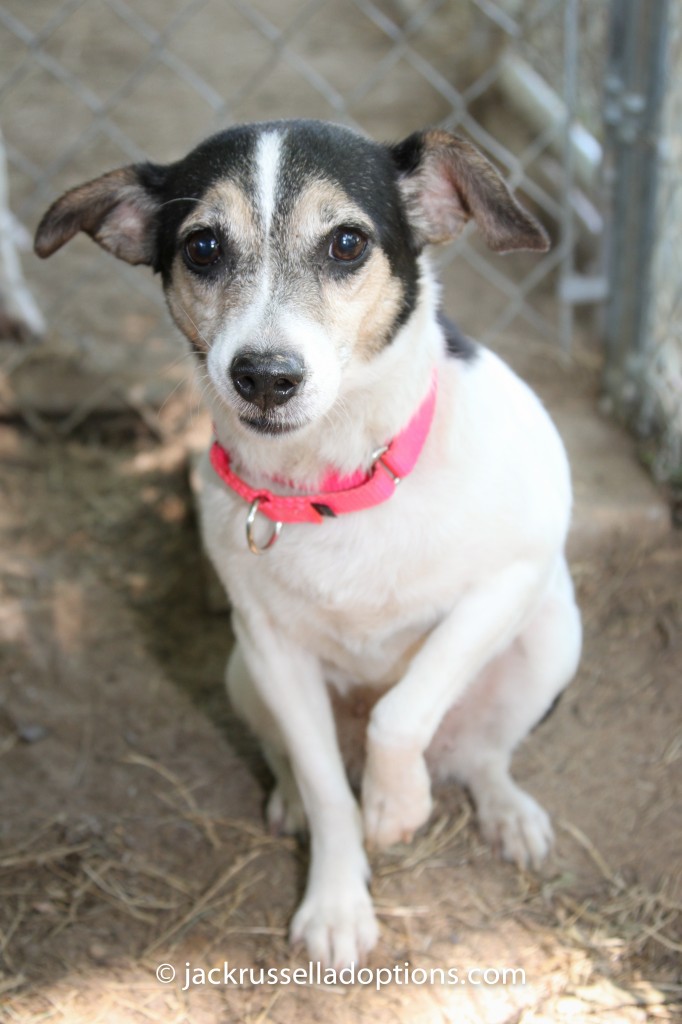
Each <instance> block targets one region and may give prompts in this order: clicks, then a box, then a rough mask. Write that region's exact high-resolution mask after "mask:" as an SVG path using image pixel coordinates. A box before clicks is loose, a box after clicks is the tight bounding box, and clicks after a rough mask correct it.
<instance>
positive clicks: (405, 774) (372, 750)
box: [362, 742, 433, 849]
mask: <svg viewBox="0 0 682 1024" xmlns="http://www.w3.org/2000/svg"><path fill="white" fill-rule="evenodd" d="M432 808H433V801H432V799H431V778H430V776H429V771H428V768H427V767H426V762H425V760H424V758H423V756H422V755H421V754H414V753H413V752H411V753H410V754H409V756H408V755H406V754H404V753H403V752H402V751H399V750H398V748H390V747H381V746H379V745H378V744H376V743H372V742H370V743H369V744H368V753H367V764H366V766H365V774H364V777H363V780H362V817H363V824H364V833H365V842H366V843H367V846H368V847H372V848H375V849H383V848H384V847H387V846H392V845H393V843H399V842H403V843H408V842H409V841H410V840H411V839H412V836H413V835H414V833H415V832H416V831H417V829H418V828H420V827H421V826H422V825H423V824H424V822H426V821H428V819H429V817H430V816H431V811H432Z"/></svg>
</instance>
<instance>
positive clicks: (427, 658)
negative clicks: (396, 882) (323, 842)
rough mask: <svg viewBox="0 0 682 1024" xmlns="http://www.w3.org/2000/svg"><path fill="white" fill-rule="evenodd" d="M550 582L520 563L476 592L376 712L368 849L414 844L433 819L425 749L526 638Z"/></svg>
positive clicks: (370, 741)
mask: <svg viewBox="0 0 682 1024" xmlns="http://www.w3.org/2000/svg"><path fill="white" fill-rule="evenodd" d="M546 577H547V571H546V567H543V568H542V569H541V568H540V567H539V566H538V565H536V564H531V563H528V562H518V563H515V564H513V565H511V566H509V567H508V568H507V569H506V570H504V571H503V572H501V573H500V574H499V575H497V576H495V577H494V578H493V579H490V580H487V581H486V582H484V583H481V584H479V585H477V586H474V587H472V588H471V589H470V590H469V591H468V592H467V593H466V594H465V595H464V596H463V597H462V598H461V599H460V600H459V601H458V602H457V604H456V605H455V607H454V608H453V609H452V611H451V612H450V613H449V614H448V615H447V616H446V618H445V619H443V621H442V622H440V623H439V625H438V626H437V627H436V628H435V629H434V630H433V632H432V633H431V634H430V635H429V637H428V639H427V640H426V642H425V643H424V645H423V646H422V648H421V649H420V650H419V651H418V653H417V654H416V655H415V657H414V658H413V659H412V662H411V663H410V666H409V668H408V670H407V672H406V674H405V676H404V677H403V678H402V679H401V681H400V682H399V683H397V684H396V686H394V687H393V688H392V689H391V690H389V691H388V693H387V694H385V696H384V697H382V699H381V700H380V701H379V702H378V703H377V704H376V706H375V707H374V709H373V711H372V715H371V718H370V722H369V726H368V730H367V760H366V765H365V773H364V777H363V782H362V809H363V817H364V825H365V839H366V841H367V843H368V845H371V846H377V847H384V846H389V845H391V844H392V843H395V842H398V841H400V840H403V841H407V840H409V839H410V838H411V836H412V834H413V833H414V832H415V830H416V829H417V828H419V826H420V825H423V824H424V822H425V821H426V820H427V819H428V817H429V815H430V813H431V807H432V803H431V784H430V778H429V773H428V770H427V767H426V763H425V760H424V752H425V751H426V749H427V747H428V746H429V743H430V742H431V740H432V738H433V736H434V734H435V732H436V730H437V728H438V726H439V724H440V722H441V720H442V718H443V716H444V715H445V713H446V712H447V711H448V709H449V708H450V707H452V705H453V704H454V703H455V702H456V701H457V700H458V699H459V698H460V697H461V696H462V694H463V693H464V692H465V690H466V688H467V686H468V685H469V684H470V683H471V682H473V680H474V679H475V678H476V676H477V675H478V673H479V672H480V671H481V670H482V669H483V668H484V666H485V665H486V664H487V663H488V662H489V661H490V660H491V659H492V658H493V657H494V656H495V655H496V654H497V653H499V652H500V651H502V650H504V649H505V648H506V647H507V646H508V645H509V644H510V643H511V642H512V640H513V639H514V638H515V637H516V636H517V635H518V633H519V631H520V629H521V627H522V625H523V622H524V620H525V619H526V617H527V616H528V614H529V611H530V610H531V609H532V608H533V606H534V604H535V602H536V601H537V599H538V597H539V595H540V594H541V593H542V589H543V586H544V582H545V579H546Z"/></svg>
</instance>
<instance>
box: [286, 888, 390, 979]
mask: <svg viewBox="0 0 682 1024" xmlns="http://www.w3.org/2000/svg"><path fill="white" fill-rule="evenodd" d="M289 937H290V941H291V942H292V944H294V945H297V944H299V943H303V944H304V945H305V946H306V948H307V950H308V954H309V956H310V958H311V960H318V961H319V962H320V963H321V964H322V965H323V967H333V968H334V969H335V970H337V971H338V970H341V968H343V967H349V966H350V964H353V963H354V964H362V963H364V961H365V959H366V957H367V954H368V953H369V952H370V951H371V950H372V949H373V948H374V946H375V945H376V943H377V940H378V938H379V926H378V924H377V919H376V916H375V914H374V908H373V906H372V899H371V897H370V894H369V892H368V890H367V886H366V885H365V883H364V881H362V880H361V879H356V880H347V881H346V883H345V884H344V883H341V882H339V880H336V881H335V882H334V883H333V884H331V885H329V886H315V887H309V891H308V892H307V893H306V895H305V897H304V899H303V902H302V903H301V905H300V907H299V908H298V910H297V911H296V914H295V915H294V919H293V921H292V923H291V930H290V933H289Z"/></svg>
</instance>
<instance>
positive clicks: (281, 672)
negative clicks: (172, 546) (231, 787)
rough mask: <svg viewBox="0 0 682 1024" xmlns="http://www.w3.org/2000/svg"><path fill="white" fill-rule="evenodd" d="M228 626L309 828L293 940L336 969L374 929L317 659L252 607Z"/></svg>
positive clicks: (358, 952)
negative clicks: (273, 727) (275, 732)
mask: <svg viewBox="0 0 682 1024" xmlns="http://www.w3.org/2000/svg"><path fill="white" fill-rule="evenodd" d="M234 629H235V634H236V635H237V638H238V641H239V643H240V646H241V650H242V654H243V656H244V660H245V662H246V664H247V667H248V670H249V673H250V675H251V678H252V680H253V684H254V686H255V687H256V688H257V690H258V694H259V696H260V697H261V699H262V701H263V703H264V704H265V706H266V707H267V709H268V710H269V711H270V713H271V714H272V715H273V717H274V719H275V721H276V723H277V725H278V727H279V729H280V732H281V736H282V740H283V742H284V745H285V747H286V750H287V754H288V756H289V759H290V762H291V767H292V770H293V773H294V777H295V779H296V782H297V785H298V788H299V791H300V794H301V799H302V801H303V806H304V808H305V811H306V815H307V818H308V824H309V827H310V868H309V871H308V881H307V885H306V890H305V895H304V897H303V901H302V903H301V905H300V907H299V908H298V910H297V912H296V914H295V916H294V919H293V922H292V925H291V933H290V935H291V940H292V942H299V941H303V942H305V944H306V946H307V948H308V951H309V953H310V956H311V957H312V958H313V959H314V960H320V961H321V962H322V963H324V964H326V965H329V966H332V967H336V968H340V967H344V966H347V965H348V964H350V963H353V962H358V961H360V960H362V959H363V958H364V956H365V955H366V954H367V953H368V952H369V951H370V950H371V949H372V948H373V946H374V945H375V944H376V941H377V937H378V927H377V922H376V918H375V915H374V910H373V907H372V901H371V897H370V895H369V891H368V888H367V885H368V882H369V865H368V863H367V858H366V856H365V852H364V848H363V842H362V822H361V818H360V813H359V810H358V806H357V803H356V801H355V798H354V796H353V794H352V792H351V789H350V786H349V784H348V780H347V777H346V773H345V769H344V766H343V761H342V758H341V753H340V751H339V747H338V742H337V739H336V729H335V725H334V717H333V712H332V708H331V705H330V702H329V695H328V692H327V687H326V684H325V681H324V678H323V675H322V671H321V666H320V664H319V661H318V659H317V658H315V657H314V656H313V655H311V654H309V653H308V652H307V651H305V650H302V649H301V648H300V647H298V646H297V645H296V644H295V643H294V642H292V641H291V640H289V639H288V638H287V637H286V636H284V635H283V634H282V633H281V632H280V631H278V630H275V629H273V628H272V626H271V625H270V624H269V622H268V620H267V619H266V617H265V616H261V615H259V614H258V613H257V612H249V613H248V614H247V615H243V614H239V613H235V614H234Z"/></svg>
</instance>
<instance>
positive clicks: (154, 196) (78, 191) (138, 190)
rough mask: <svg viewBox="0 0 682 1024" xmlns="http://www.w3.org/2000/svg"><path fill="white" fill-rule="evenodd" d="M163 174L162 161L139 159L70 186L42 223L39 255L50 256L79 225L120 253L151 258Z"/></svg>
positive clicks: (133, 260)
mask: <svg viewBox="0 0 682 1024" xmlns="http://www.w3.org/2000/svg"><path fill="white" fill-rule="evenodd" d="M164 176H165V175H164V168H163V167H159V166H157V165H155V164H135V165H132V166H130V167H121V168H119V169H118V170H116V171H110V172H109V174H104V175H102V177H101V178H96V179H95V180H94V181H88V182H86V183H85V184H84V185H79V186H78V187H77V188H73V189H71V191H70V192H66V193H65V194H64V195H63V196H62V197H61V198H60V199H57V200H56V202H54V203H53V204H52V206H51V207H50V209H49V210H48V211H47V213H46V214H45V216H44V217H43V219H42V220H41V222H40V224H39V225H38V230H37V231H36V237H35V251H36V252H37V254H38V256H42V257H43V258H45V257H47V256H51V255H52V253H53V252H56V251H57V249H60V248H61V247H62V245H64V244H65V243H66V242H68V241H69V239H71V238H73V236H74V235H76V234H77V233H78V232H79V231H85V232H86V233H87V234H88V235H90V236H91V237H92V238H94V240H95V241H96V242H98V243H99V244H100V245H101V246H102V248H103V249H106V250H107V251H108V252H111V253H113V254H114V256H118V257H119V259H122V260H126V261H127V262H128V263H150V264H153V263H154V262H155V252H156V229H155V224H154V219H155V215H156V212H157V210H158V209H159V206H160V205H161V187H162V184H163V179H164Z"/></svg>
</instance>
